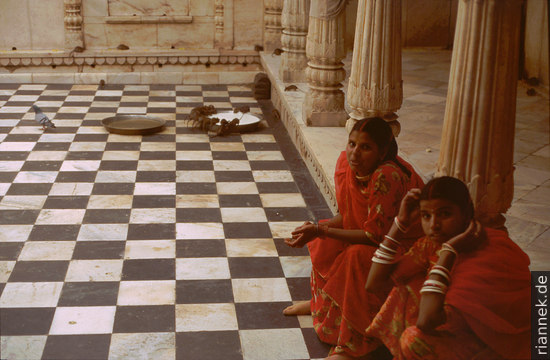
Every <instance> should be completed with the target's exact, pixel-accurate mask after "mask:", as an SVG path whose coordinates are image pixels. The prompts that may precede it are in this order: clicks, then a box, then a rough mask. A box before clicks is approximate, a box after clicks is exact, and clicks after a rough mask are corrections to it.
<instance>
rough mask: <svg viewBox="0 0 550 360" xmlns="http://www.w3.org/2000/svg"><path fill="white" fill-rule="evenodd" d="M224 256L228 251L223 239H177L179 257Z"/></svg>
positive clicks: (177, 255) (177, 254)
mask: <svg viewBox="0 0 550 360" xmlns="http://www.w3.org/2000/svg"><path fill="white" fill-rule="evenodd" d="M224 256H227V251H226V249H225V241H224V240H222V239H204V240H176V257H177V258H194V257H224Z"/></svg>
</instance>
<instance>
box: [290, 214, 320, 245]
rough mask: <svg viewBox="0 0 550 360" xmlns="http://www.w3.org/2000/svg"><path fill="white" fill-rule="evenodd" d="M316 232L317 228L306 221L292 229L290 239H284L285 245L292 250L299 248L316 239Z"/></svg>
mask: <svg viewBox="0 0 550 360" xmlns="http://www.w3.org/2000/svg"><path fill="white" fill-rule="evenodd" d="M317 231H318V228H317V225H316V224H314V223H312V222H310V221H306V222H305V223H303V225H301V226H298V227H297V228H296V229H294V231H293V232H292V233H291V235H292V238H291V239H285V244H287V245H288V246H290V247H293V248H301V247H303V246H304V245H305V244H307V243H308V242H310V241H311V240H313V239H315V237H317Z"/></svg>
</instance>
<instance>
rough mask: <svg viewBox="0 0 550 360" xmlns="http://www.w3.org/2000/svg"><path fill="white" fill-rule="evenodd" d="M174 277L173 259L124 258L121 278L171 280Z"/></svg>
mask: <svg viewBox="0 0 550 360" xmlns="http://www.w3.org/2000/svg"><path fill="white" fill-rule="evenodd" d="M175 277H176V262H175V260H174V259H133V260H124V263H123V265H122V280H172V279H175Z"/></svg>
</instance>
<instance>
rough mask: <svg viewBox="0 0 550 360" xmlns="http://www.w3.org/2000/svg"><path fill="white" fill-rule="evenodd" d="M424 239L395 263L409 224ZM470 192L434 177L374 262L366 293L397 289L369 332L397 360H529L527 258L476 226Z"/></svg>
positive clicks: (403, 210) (409, 201)
mask: <svg viewBox="0 0 550 360" xmlns="http://www.w3.org/2000/svg"><path fill="white" fill-rule="evenodd" d="M418 216H420V218H421V222H422V228H423V230H424V233H425V234H426V236H425V237H423V238H421V239H420V240H418V241H417V242H416V243H415V244H414V245H413V246H412V247H411V248H410V249H409V251H408V252H407V253H405V254H404V255H403V256H402V257H401V258H399V259H398V260H397V261H395V259H397V258H398V256H397V255H395V254H396V253H397V252H396V250H397V246H398V243H399V241H400V238H401V236H403V234H406V230H407V224H408V223H410V221H411V220H413V219H415V218H416V217H418ZM473 216H474V209H473V205H472V201H471V199H470V195H469V193H468V189H467V187H466V185H464V183H462V182H461V181H460V180H458V179H455V178H452V177H441V178H436V179H433V180H431V181H430V182H428V184H426V186H425V187H424V188H423V189H422V191H420V190H419V189H413V190H411V191H410V192H409V193H408V194H407V195H406V196H405V198H404V199H403V202H402V204H401V207H400V210H399V214H398V216H397V218H396V219H397V220H396V221H395V224H394V226H392V228H391V229H390V231H389V233H388V235H387V236H386V237H385V239H384V241H383V242H382V244H381V246H380V248H379V249H378V250H377V251H376V252H375V255H374V257H373V266H372V267H371V271H370V273H369V277H368V280H367V290H376V289H378V288H384V287H385V286H386V279H387V277H388V276H391V277H392V278H393V279H394V281H395V284H396V286H395V287H394V289H393V290H392V292H391V293H390V295H389V296H388V299H387V300H386V302H385V303H384V305H383V306H382V308H381V310H380V312H379V313H378V315H377V316H376V317H375V319H374V320H373V322H372V324H371V325H370V326H369V327H368V328H367V330H366V333H367V335H369V336H375V337H378V338H379V339H381V340H382V341H383V342H384V344H385V345H386V347H387V348H388V349H389V350H390V351H391V353H392V354H393V356H394V357H395V359H424V360H427V359H445V360H455V359H468V360H471V359H477V360H490V359H530V336H531V332H530V325H531V324H530V297H531V290H530V284H531V277H530V272H529V258H528V256H527V255H526V254H525V253H524V252H523V251H522V250H521V249H520V248H519V247H518V246H517V245H516V244H515V243H514V242H513V241H512V240H510V238H508V236H507V234H506V233H505V232H504V231H500V230H495V229H490V228H483V227H482V226H481V225H480V224H479V223H478V222H477V221H475V220H474V218H473Z"/></svg>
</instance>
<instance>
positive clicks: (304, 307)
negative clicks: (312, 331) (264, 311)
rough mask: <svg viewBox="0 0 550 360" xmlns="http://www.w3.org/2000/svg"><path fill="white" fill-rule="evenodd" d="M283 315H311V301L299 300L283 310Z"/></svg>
mask: <svg viewBox="0 0 550 360" xmlns="http://www.w3.org/2000/svg"><path fill="white" fill-rule="evenodd" d="M283 314H284V315H311V301H309V300H307V301H300V302H299V303H297V304H292V305H290V306H289V307H287V308H285V309H284V310H283Z"/></svg>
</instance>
